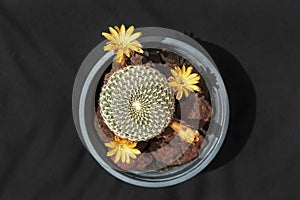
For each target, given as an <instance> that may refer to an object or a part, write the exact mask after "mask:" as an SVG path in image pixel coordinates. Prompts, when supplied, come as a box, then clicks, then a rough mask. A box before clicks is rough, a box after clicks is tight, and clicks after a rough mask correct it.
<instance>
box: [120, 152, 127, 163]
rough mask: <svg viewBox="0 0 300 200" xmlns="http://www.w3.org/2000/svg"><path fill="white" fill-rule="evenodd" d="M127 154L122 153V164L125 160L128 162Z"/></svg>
mask: <svg viewBox="0 0 300 200" xmlns="http://www.w3.org/2000/svg"><path fill="white" fill-rule="evenodd" d="M126 155H127V154H126V153H121V161H122V163H124V162H125V160H126Z"/></svg>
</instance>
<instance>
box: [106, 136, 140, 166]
mask: <svg viewBox="0 0 300 200" xmlns="http://www.w3.org/2000/svg"><path fill="white" fill-rule="evenodd" d="M136 144H137V143H136V142H132V141H129V140H126V139H121V138H120V137H118V136H115V138H114V141H111V142H107V143H104V145H105V146H106V147H108V148H110V149H111V150H110V151H108V152H107V154H106V155H107V156H114V155H115V159H114V162H115V163H117V162H118V161H119V160H120V159H121V161H122V163H125V162H126V163H127V164H129V163H130V158H136V154H140V153H141V152H140V151H139V150H138V149H135V146H136Z"/></svg>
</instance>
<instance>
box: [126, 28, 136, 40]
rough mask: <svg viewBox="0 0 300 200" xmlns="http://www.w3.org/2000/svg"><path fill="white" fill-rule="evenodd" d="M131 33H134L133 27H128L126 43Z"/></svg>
mask: <svg viewBox="0 0 300 200" xmlns="http://www.w3.org/2000/svg"><path fill="white" fill-rule="evenodd" d="M133 31H134V26H130V27H129V28H128V29H127V31H126V41H128V40H129V38H130V36H131V34H132V33H133Z"/></svg>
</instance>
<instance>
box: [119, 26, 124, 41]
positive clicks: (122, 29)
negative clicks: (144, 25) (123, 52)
mask: <svg viewBox="0 0 300 200" xmlns="http://www.w3.org/2000/svg"><path fill="white" fill-rule="evenodd" d="M119 37H120V42H121V44H125V43H126V41H125V26H124V24H122V26H121V29H120V32H119Z"/></svg>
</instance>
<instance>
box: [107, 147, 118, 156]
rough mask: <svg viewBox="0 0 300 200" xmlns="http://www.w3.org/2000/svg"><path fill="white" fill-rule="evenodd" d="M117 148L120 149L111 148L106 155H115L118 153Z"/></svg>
mask: <svg viewBox="0 0 300 200" xmlns="http://www.w3.org/2000/svg"><path fill="white" fill-rule="evenodd" d="M117 150H118V149H117V148H114V149H112V150H110V151H109V152H107V153H106V155H107V156H113V155H115V154H116V152H117Z"/></svg>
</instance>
